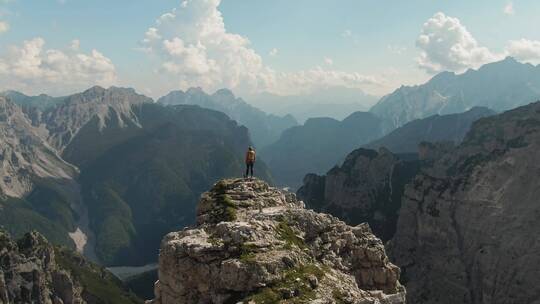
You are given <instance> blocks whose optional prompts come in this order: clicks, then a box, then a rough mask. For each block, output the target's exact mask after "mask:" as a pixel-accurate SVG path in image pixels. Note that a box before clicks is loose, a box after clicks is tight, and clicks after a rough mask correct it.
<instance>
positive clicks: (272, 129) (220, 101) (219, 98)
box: [158, 88, 298, 147]
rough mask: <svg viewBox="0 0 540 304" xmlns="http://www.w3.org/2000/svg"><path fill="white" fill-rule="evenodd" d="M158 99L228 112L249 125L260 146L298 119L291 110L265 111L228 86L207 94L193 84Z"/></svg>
mask: <svg viewBox="0 0 540 304" xmlns="http://www.w3.org/2000/svg"><path fill="white" fill-rule="evenodd" d="M158 103H161V104H165V105H186V104H190V105H198V106H201V107H203V108H208V109H212V110H216V111H220V112H223V113H225V114H227V115H228V116H229V117H230V118H232V119H233V120H236V121H237V122H238V123H239V124H242V125H244V126H246V127H247V128H248V129H249V131H250V134H251V138H252V140H253V142H254V144H255V145H256V146H257V147H264V146H266V145H268V144H271V143H273V142H274V141H276V140H277V139H278V138H279V136H280V134H281V132H283V131H284V130H285V129H288V128H290V127H293V126H295V125H297V124H298V123H297V122H296V120H295V119H294V117H293V116H291V115H290V114H285V115H283V117H281V116H276V115H272V114H266V113H265V112H263V111H261V110H259V109H257V108H255V107H253V106H251V105H250V104H248V103H246V102H245V101H244V100H242V99H241V98H236V97H235V96H234V94H233V93H232V92H231V91H229V90H226V89H222V90H219V91H217V92H215V93H214V94H212V95H209V94H206V93H205V92H204V91H203V90H201V89H199V88H191V89H189V90H187V91H186V92H183V91H174V92H171V93H169V94H168V95H166V96H164V97H161V98H160V99H159V100H158Z"/></svg>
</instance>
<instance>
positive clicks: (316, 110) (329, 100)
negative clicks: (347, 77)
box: [246, 87, 378, 123]
mask: <svg viewBox="0 0 540 304" xmlns="http://www.w3.org/2000/svg"><path fill="white" fill-rule="evenodd" d="M246 99H247V100H248V101H249V103H251V104H253V105H254V106H256V107H258V108H260V109H262V110H263V111H265V112H268V113H273V114H276V115H287V114H290V115H293V116H294V117H295V118H296V119H297V120H298V121H299V122H300V123H304V122H305V121H306V120H308V119H309V118H313V117H330V118H334V119H337V120H343V119H345V118H346V117H347V116H349V115H350V114H351V113H354V112H358V111H367V110H369V108H370V107H371V106H373V105H374V104H375V103H376V102H377V100H378V98H377V97H375V96H371V95H368V94H366V93H364V92H363V91H362V90H360V89H355V88H346V87H330V88H320V89H318V90H315V91H313V92H311V93H306V94H300V95H285V96H281V95H275V94H271V93H261V94H256V95H250V96H246Z"/></svg>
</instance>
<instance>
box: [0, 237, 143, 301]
mask: <svg viewBox="0 0 540 304" xmlns="http://www.w3.org/2000/svg"><path fill="white" fill-rule="evenodd" d="M0 261H1V263H0V303H5V304H9V303H43V304H87V303H88V304H91V303H95V304H98V303H123V304H135V303H140V302H141V301H140V300H139V299H137V298H136V297H134V296H133V295H131V294H129V293H128V292H126V291H124V290H123V289H122V287H121V285H120V283H119V282H118V281H116V280H115V279H114V278H113V277H112V276H111V275H110V274H109V273H107V272H105V271H103V270H101V269H99V268H97V267H95V266H93V265H91V264H89V263H88V262H86V261H85V260H84V259H83V258H82V257H78V256H76V255H73V254H72V253H69V252H67V251H64V250H61V249H55V248H53V246H51V245H50V244H49V243H48V242H47V240H46V239H45V238H44V237H43V236H41V235H40V234H38V233H35V232H32V233H28V234H26V235H25V236H24V237H23V238H22V239H20V240H19V241H17V242H15V241H13V240H12V239H11V238H10V237H9V235H7V234H6V233H4V232H0ZM110 301H114V302H110Z"/></svg>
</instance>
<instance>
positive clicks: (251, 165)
mask: <svg viewBox="0 0 540 304" xmlns="http://www.w3.org/2000/svg"><path fill="white" fill-rule="evenodd" d="M253 165H254V164H253V163H251V164H250V168H251V177H253Z"/></svg>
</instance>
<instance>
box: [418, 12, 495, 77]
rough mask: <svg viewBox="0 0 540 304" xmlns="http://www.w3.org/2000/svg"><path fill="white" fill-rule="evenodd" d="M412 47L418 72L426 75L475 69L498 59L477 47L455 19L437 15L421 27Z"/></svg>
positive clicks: (479, 46) (440, 14)
mask: <svg viewBox="0 0 540 304" xmlns="http://www.w3.org/2000/svg"><path fill="white" fill-rule="evenodd" d="M416 46H417V47H418V48H420V50H421V53H420V57H419V58H418V59H417V61H418V64H419V66H420V68H422V69H424V70H426V71H428V72H430V73H435V72H439V71H442V70H448V71H463V70H465V69H467V68H477V67H479V66H481V65H483V64H485V63H488V62H493V61H496V60H498V59H500V57H501V56H500V55H497V54H494V53H492V52H491V51H490V50H489V49H488V48H486V47H483V46H481V45H479V43H478V42H477V41H476V39H474V37H473V36H472V35H471V33H470V32H469V31H468V30H467V28H466V27H465V26H464V25H462V24H461V22H460V21H459V19H457V18H453V17H449V16H446V15H445V14H443V13H441V12H439V13H436V14H435V15H434V16H433V17H431V18H430V19H429V20H428V21H426V23H424V25H423V28H422V32H421V34H420V36H419V37H418V39H417V40H416Z"/></svg>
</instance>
